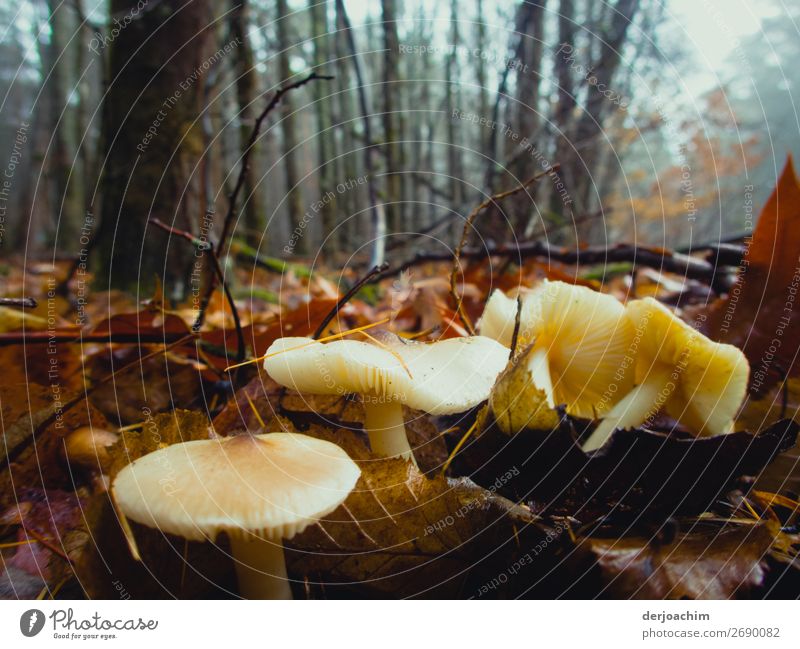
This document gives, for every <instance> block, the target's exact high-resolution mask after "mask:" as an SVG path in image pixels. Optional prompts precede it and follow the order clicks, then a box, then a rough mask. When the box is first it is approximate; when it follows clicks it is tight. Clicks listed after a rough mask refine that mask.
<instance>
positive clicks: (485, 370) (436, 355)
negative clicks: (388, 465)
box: [264, 336, 508, 461]
mask: <svg viewBox="0 0 800 649" xmlns="http://www.w3.org/2000/svg"><path fill="white" fill-rule="evenodd" d="M385 338H386V342H381V343H380V344H376V343H370V342H363V341H358V340H337V341H335V342H330V343H326V344H323V343H320V342H317V341H314V340H311V339H309V338H280V339H278V340H276V341H275V342H274V343H273V344H272V345H271V346H270V348H269V349H268V350H267V354H266V360H265V362H264V369H265V370H266V371H267V373H268V374H269V375H270V376H271V377H272V378H273V379H274V380H275V381H277V382H278V383H280V384H281V385H284V386H286V387H288V388H292V389H293V390H297V391H298V392H300V393H305V394H318V395H337V394H338V395H345V394H359V395H361V396H362V400H363V403H364V409H365V412H366V416H365V421H364V429H365V430H366V432H367V435H368V436H369V441H370V446H371V447H372V450H373V452H374V453H376V454H379V455H383V456H387V457H394V456H401V457H404V458H406V459H409V460H412V461H413V459H414V456H413V453H412V452H411V447H410V446H409V444H408V439H407V438H406V431H405V422H404V420H403V408H402V406H403V404H405V405H407V406H409V407H411V408H415V409H417V410H422V411H424V412H427V413H430V414H434V415H445V414H453V413H457V412H464V411H466V410H469V409H470V408H472V407H474V406H476V405H478V404H479V403H481V402H482V401H484V400H485V399H486V398H487V397H488V396H489V391H490V390H491V388H492V385H494V381H495V379H496V378H497V375H498V374H499V373H500V372H501V370H502V369H503V368H504V367H505V365H506V362H507V361H508V349H507V348H506V347H504V346H503V345H501V344H500V343H498V342H496V341H494V340H492V339H490V338H486V337H483V336H472V337H469V338H451V339H449V340H441V341H437V342H433V343H417V342H405V341H402V340H401V339H400V338H397V337H396V336H394V337H392V338H388V337H385Z"/></svg>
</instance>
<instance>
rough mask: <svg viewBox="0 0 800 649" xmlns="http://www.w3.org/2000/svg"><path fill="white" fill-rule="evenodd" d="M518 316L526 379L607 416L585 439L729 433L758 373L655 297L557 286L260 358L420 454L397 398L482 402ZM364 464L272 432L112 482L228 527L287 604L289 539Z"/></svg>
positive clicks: (166, 523)
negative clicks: (426, 330)
mask: <svg viewBox="0 0 800 649" xmlns="http://www.w3.org/2000/svg"><path fill="white" fill-rule="evenodd" d="M520 307H521V308H520ZM518 310H519V314H518V313H517V311H518ZM517 319H519V329H518V333H517V347H518V348H519V349H522V348H523V346H524V348H525V349H527V350H528V351H527V353H526V355H525V362H526V363H528V367H529V373H530V377H531V380H532V381H533V383H534V384H535V385H536V386H537V387H538V388H539V389H541V390H543V391H544V393H545V394H546V396H547V400H548V403H549V405H550V406H551V407H555V406H557V405H563V406H564V408H565V409H566V411H567V413H569V414H571V415H574V416H576V417H582V418H591V419H598V420H601V421H600V423H599V424H598V426H597V427H596V428H595V430H594V432H593V433H592V434H591V435H590V437H589V438H588V440H587V441H586V442H585V443H584V449H585V450H587V451H589V450H594V449H597V448H599V447H600V446H602V445H603V444H604V443H605V442H606V440H607V439H608V437H609V436H610V435H611V433H612V432H613V431H614V430H615V429H627V428H634V427H638V426H641V425H642V424H644V423H646V422H647V421H648V419H649V418H650V417H653V416H654V415H656V414H657V413H659V412H662V411H663V412H666V413H667V414H668V415H669V416H671V417H672V418H674V419H676V420H677V421H678V422H680V423H681V424H682V425H683V426H685V427H686V428H688V429H689V430H690V431H691V432H693V433H694V434H697V435H716V434H723V433H727V432H730V431H731V430H732V426H733V418H734V416H735V415H736V412H737V410H738V408H739V406H740V404H741V402H742V400H743V398H744V395H745V390H746V386H747V380H748V373H749V368H748V365H747V361H746V360H745V358H744V356H743V354H742V353H741V351H739V350H738V349H737V348H735V347H733V346H731V345H724V344H720V343H715V342H713V341H711V340H709V339H708V338H706V337H705V336H703V335H702V334H701V333H699V332H698V331H696V330H695V329H693V328H692V327H690V326H689V325H687V324H686V323H684V322H683V321H681V320H680V319H678V318H677V317H675V316H674V315H673V314H672V313H670V312H669V311H668V310H667V309H666V308H664V307H663V306H662V305H660V304H659V303H658V302H656V301H655V300H652V299H649V298H648V299H644V300H635V301H631V302H629V303H628V304H627V305H623V304H622V303H620V302H619V301H618V300H616V299H615V298H614V297H612V296H609V295H606V294H602V293H598V292H596V291H593V290H591V289H589V288H586V287H582V286H573V285H571V284H565V283H563V282H545V283H543V284H542V285H541V286H539V287H538V288H537V289H535V290H534V291H532V292H530V293H528V294H527V295H526V296H524V297H523V298H520V299H512V298H510V297H507V296H506V295H505V294H503V293H502V292H500V291H495V292H494V293H493V294H492V296H491V298H490V300H489V301H488V303H487V305H486V308H485V311H484V313H483V316H482V318H481V320H480V322H479V324H478V329H479V333H480V335H477V336H470V337H465V338H454V339H449V340H441V341H437V342H432V343H419V342H410V341H407V340H404V339H402V338H399V337H397V336H393V335H388V334H387V335H384V336H381V337H378V338H376V337H374V336H372V335H370V336H368V338H369V341H368V342H367V341H358V340H342V339H340V340H336V341H334V342H328V343H323V342H319V341H316V340H312V339H309V338H298V337H288V338H281V339H278V340H276V341H275V342H274V343H273V344H272V346H271V347H270V348H269V350H267V353H266V355H265V359H266V360H265V363H264V367H265V370H266V372H267V373H268V374H269V375H270V376H271V377H272V378H273V379H274V380H275V381H277V382H278V383H280V384H281V385H283V386H285V387H287V388H291V389H293V390H296V391H298V392H299V393H301V394H306V395H342V396H344V395H360V398H361V401H362V403H363V405H364V410H365V420H364V429H365V431H366V433H367V436H368V438H369V443H370V447H371V449H372V451H373V453H374V454H375V455H376V456H384V457H398V456H399V457H403V458H406V459H407V460H408V461H410V462H414V456H413V453H412V450H411V448H410V446H409V443H408V439H407V437H406V432H405V422H404V416H403V406H404V405H405V406H408V407H410V408H414V409H417V410H421V411H424V412H427V413H430V414H433V415H443V414H454V413H460V412H465V411H467V410H469V409H470V408H473V407H475V406H477V405H478V404H480V403H481V402H483V401H485V400H486V399H487V398H488V396H489V392H490V391H491V389H492V386H493V385H494V383H495V380H496V379H497V376H498V375H499V374H500V372H501V371H502V370H503V369H504V368H505V367H506V365H507V363H508V361H509V355H510V350H509V346H510V345H511V342H512V337H513V334H514V329H515V328H516V322H517ZM522 407H524V406H522ZM359 475H360V469H359V468H358V466H357V465H356V463H355V462H353V460H352V459H351V458H350V457H349V456H348V455H347V453H346V452H345V451H344V450H342V449H341V448H340V447H339V446H337V445H335V444H332V443H330V442H325V441H321V440H318V439H315V438H312V437H309V436H307V435H301V434H296V433H277V432H276V433H267V434H259V435H250V434H245V435H237V436H233V437H224V438H217V439H209V440H200V441H191V442H185V443H182V444H175V445H172V446H168V447H166V448H163V449H160V450H157V451H155V452H153V453H150V454H149V455H146V456H144V457H142V458H140V459H138V460H136V461H134V462H133V463H132V464H130V465H128V466H127V467H125V468H124V469H123V470H122V471H120V472H119V474H118V475H117V476H116V478H115V479H114V482H113V484H112V487H111V491H112V497H113V499H114V501H115V503H116V505H117V507H118V508H119V510H120V511H121V512H122V513H123V514H124V515H125V516H127V517H128V518H130V519H131V520H134V521H136V522H138V523H142V524H144V525H148V526H150V527H154V528H157V529H159V530H161V531H162V532H166V533H171V534H176V535H179V536H182V537H184V538H186V539H189V540H198V541H199V540H212V541H213V540H215V539H216V538H217V536H218V535H219V534H220V533H226V534H227V535H228V537H229V539H230V542H231V551H232V554H233V558H234V561H235V564H236V571H237V577H238V581H239V590H240V593H241V595H242V596H243V597H247V598H262V599H263V598H271V599H277V598H283V599H286V598H291V589H290V586H289V581H288V578H287V575H286V567H285V563H284V556H283V545H282V542H283V540H288V539H291V538H292V537H293V536H294V535H295V534H297V533H299V532H302V531H303V530H304V529H305V528H306V527H307V526H308V525H310V524H313V523H315V522H317V521H319V520H320V519H321V518H322V517H324V516H326V515H327V514H329V513H330V512H332V511H333V510H334V509H335V508H336V507H338V506H339V505H340V504H341V503H343V502H344V501H345V499H346V498H347V496H348V495H349V494H350V492H351V491H352V490H353V489H354V487H355V485H356V482H357V481H358V478H359ZM166 476H169V479H166Z"/></svg>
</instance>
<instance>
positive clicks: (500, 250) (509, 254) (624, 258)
mask: <svg viewBox="0 0 800 649" xmlns="http://www.w3.org/2000/svg"><path fill="white" fill-rule="evenodd" d="M460 257H461V258H462V259H487V258H489V257H503V258H510V259H512V261H519V262H522V261H523V260H525V259H531V258H541V259H546V260H548V261H556V262H560V263H563V264H575V265H579V264H585V265H596V264H606V263H615V262H628V263H630V264H632V265H633V267H634V268H636V267H637V266H643V267H646V268H654V269H656V270H659V271H664V272H668V273H674V274H676V275H682V276H683V277H685V278H687V279H696V280H700V281H703V282H706V283H711V282H713V281H714V280H715V278H718V275H719V274H720V267H719V266H714V265H713V264H712V263H710V262H708V261H706V260H704V259H699V258H697V257H691V256H689V255H685V254H683V253H679V252H671V251H669V250H664V249H663V248H653V247H648V246H634V245H630V244H619V245H616V246H611V247H609V248H605V247H593V248H584V249H572V248H561V247H558V246H553V245H550V244H549V243H546V242H543V241H530V242H527V243H521V244H518V245H513V244H504V245H500V246H486V247H483V248H464V249H463V250H462V251H461V254H460ZM452 258H453V257H452V255H451V254H449V253H446V252H441V253H440V252H432V253H421V254H418V255H416V256H414V257H412V258H411V259H408V260H406V261H405V262H403V263H402V264H400V265H399V266H395V267H394V268H390V269H388V270H386V271H384V272H383V273H381V274H380V275H378V276H376V277H373V278H372V279H371V280H370V283H376V282H380V281H381V280H384V279H387V278H389V277H395V276H397V275H399V274H400V273H402V272H403V271H405V270H408V269H409V268H411V267H413V266H417V265H419V264H424V263H427V262H436V261H450V260H452ZM730 276H731V277H732V276H733V273H730ZM725 283H726V284H727V285H728V287H729V286H730V280H729V279H726V282H725Z"/></svg>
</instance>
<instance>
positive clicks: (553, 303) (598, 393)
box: [479, 281, 633, 418]
mask: <svg viewBox="0 0 800 649" xmlns="http://www.w3.org/2000/svg"><path fill="white" fill-rule="evenodd" d="M516 312H517V302H516V300H512V299H511V298H508V297H506V296H505V295H503V293H502V292H500V291H495V293H494V294H493V295H492V297H491V298H490V300H489V302H488V303H487V305H486V308H485V310H484V313H483V316H482V317H481V320H480V322H479V330H480V332H481V333H482V334H489V335H492V336H498V340H500V341H501V342H504V341H506V340H510V336H511V335H512V333H513V330H514V323H515V319H516ZM632 339H633V327H632V326H631V324H630V322H629V320H628V319H627V318H626V317H625V307H624V306H623V305H622V304H621V303H620V302H619V301H618V300H616V299H615V298H614V297H612V296H610V295H606V294H604V293H599V292H597V291H593V290H592V289H590V288H588V287H585V286H574V285H572V284H567V283H565V282H548V281H545V282H544V283H543V284H542V285H541V286H539V287H538V288H537V289H536V290H535V291H533V292H532V293H530V294H528V295H527V296H525V297H524V298H523V300H522V311H521V313H520V328H519V334H518V346H523V345H527V344H529V343H530V344H533V350H532V351H531V353H530V354H529V356H528V367H529V370H530V373H531V376H532V378H533V382H534V384H535V385H536V386H537V387H538V388H539V389H541V390H544V392H545V394H546V395H547V402H548V405H549V406H550V407H551V408H553V407H555V406H557V405H561V404H564V405H565V406H566V409H567V412H568V413H569V414H571V415H574V416H577V417H586V418H596V417H602V416H603V414H604V413H606V412H608V411H609V410H610V409H611V408H612V407H613V406H614V404H615V403H616V401H617V400H618V399H619V398H620V397H621V396H622V395H624V394H625V393H626V392H627V391H628V389H629V388H630V386H631V385H632V374H633V372H632V371H627V368H626V362H625V358H626V356H627V355H628V354H630V351H631V350H630V347H631V341H632ZM631 369H632V368H631Z"/></svg>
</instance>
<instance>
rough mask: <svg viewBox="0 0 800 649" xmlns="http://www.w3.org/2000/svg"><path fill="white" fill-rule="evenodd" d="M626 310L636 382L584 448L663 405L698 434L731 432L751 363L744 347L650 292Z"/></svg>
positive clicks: (642, 420) (600, 442)
mask: <svg viewBox="0 0 800 649" xmlns="http://www.w3.org/2000/svg"><path fill="white" fill-rule="evenodd" d="M626 314H627V316H628V319H629V320H630V322H631V324H632V325H633V326H634V327H635V340H636V341H637V346H638V349H637V353H636V363H635V368H636V373H635V380H636V387H635V388H633V390H631V391H630V392H629V393H628V394H627V395H625V397H624V398H623V399H621V400H620V401H619V402H618V403H617V405H616V406H614V408H613V409H612V410H611V412H609V413H608V415H607V416H606V418H605V419H604V420H603V421H602V422H601V423H600V425H599V426H598V427H597V429H595V431H594V432H593V433H592V435H591V436H590V437H589V439H588V440H587V441H586V442H585V444H584V446H583V448H584V450H585V451H591V450H594V449H597V448H600V447H601V446H602V445H603V444H605V442H606V440H607V439H608V438H609V436H610V435H611V433H612V432H614V430H615V429H618V428H619V429H628V428H635V427H637V426H640V425H642V424H643V423H645V422H646V421H647V419H648V418H650V417H652V416H654V415H655V414H656V413H658V412H659V411H661V410H664V411H665V412H666V413H667V414H668V415H669V416H670V417H672V418H673V419H675V420H677V421H678V422H680V423H681V424H683V425H684V426H686V427H687V428H688V429H689V430H690V431H691V432H693V433H694V434H696V435H703V436H707V435H721V434H724V433H728V432H731V430H732V429H733V418H734V416H735V415H736V412H737V410H738V409H739V406H740V405H741V403H742V400H743V399H744V396H745V393H746V391H747V381H748V376H749V373H750V368H749V365H748V363H747V359H746V358H745V356H744V354H743V353H742V352H741V350H740V349H738V348H737V347H734V346H733V345H726V344H723V343H717V342H714V341H713V340H709V339H708V338H706V337H705V336H704V335H703V334H701V333H700V332H699V331H697V330H695V329H694V328H692V327H691V326H690V325H688V324H687V323H685V322H684V321H683V320H681V319H680V318H678V317H677V316H675V315H673V314H672V313H671V312H670V311H669V310H668V309H667V308H666V307H664V306H663V305H662V304H660V303H659V302H657V301H656V300H654V299H653V298H645V299H643V300H634V301H632V302H630V303H629V304H628V306H627V307H626Z"/></svg>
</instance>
